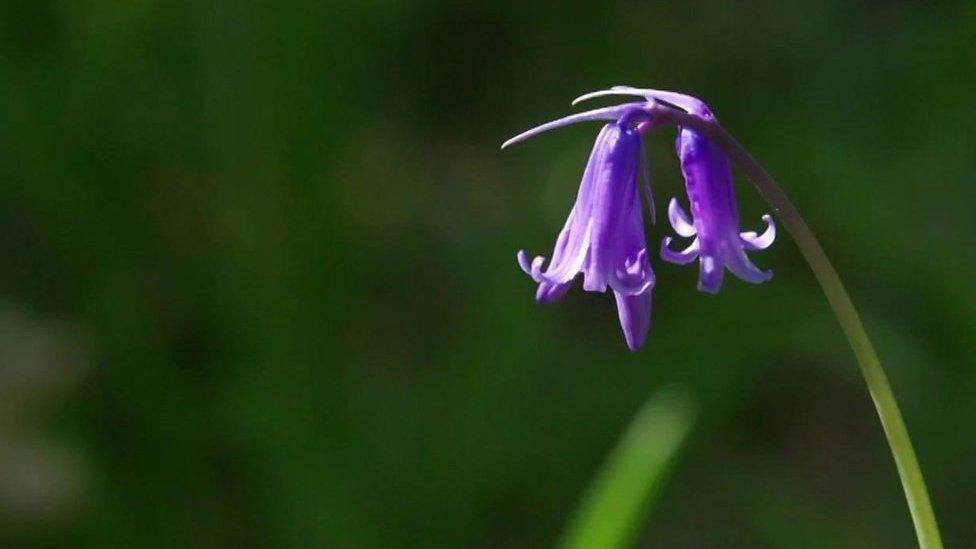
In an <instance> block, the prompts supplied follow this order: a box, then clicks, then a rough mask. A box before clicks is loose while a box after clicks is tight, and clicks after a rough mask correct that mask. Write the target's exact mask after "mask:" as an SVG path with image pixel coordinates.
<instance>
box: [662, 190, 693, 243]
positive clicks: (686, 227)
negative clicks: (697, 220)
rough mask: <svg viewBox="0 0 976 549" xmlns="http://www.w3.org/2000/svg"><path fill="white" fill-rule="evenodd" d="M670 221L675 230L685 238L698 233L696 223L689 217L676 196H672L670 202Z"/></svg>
mask: <svg viewBox="0 0 976 549" xmlns="http://www.w3.org/2000/svg"><path fill="white" fill-rule="evenodd" d="M668 221H670V222H671V226H672V227H674V232H676V233H678V234H679V235H681V236H683V237H685V238H688V237H692V236H695V234H697V233H698V231H697V230H695V226H694V224H692V222H691V220H690V219H688V214H686V213H685V211H684V209H682V208H681V204H678V199H676V198H672V199H671V201H670V202H668Z"/></svg>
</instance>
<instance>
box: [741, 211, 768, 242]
mask: <svg viewBox="0 0 976 549" xmlns="http://www.w3.org/2000/svg"><path fill="white" fill-rule="evenodd" d="M762 219H763V221H765V222H766V230H765V231H763V234H761V235H759V236H756V233H754V232H752V231H747V232H744V233H739V236H740V237H741V238H742V242H743V243H744V244H745V245H746V248H747V249H749V250H753V251H755V250H765V249H766V248H768V247H769V246H770V245H772V243H773V241H774V240H776V223H774V222H773V218H772V216H770V215H768V214H767V215H764V216H762Z"/></svg>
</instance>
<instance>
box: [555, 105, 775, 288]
mask: <svg viewBox="0 0 976 549" xmlns="http://www.w3.org/2000/svg"><path fill="white" fill-rule="evenodd" d="M607 95H636V96H641V97H644V98H645V99H647V100H648V101H651V100H658V101H662V102H666V103H670V104H672V105H674V106H676V107H678V108H680V109H683V110H685V111H687V112H689V113H690V114H693V115H695V116H699V117H701V118H704V119H708V120H712V119H714V115H713V114H712V112H711V110H710V109H709V108H708V105H706V104H705V103H704V102H703V101H701V100H700V99H698V98H695V97H692V96H689V95H685V94H681V93H675V92H667V91H661V90H653V89H641V88H632V87H628V86H614V87H613V88H611V89H609V90H603V91H597V92H593V93H588V94H586V95H583V96H581V97H579V98H577V99H576V101H574V104H575V103H577V102H579V101H584V100H587V99H592V98H595V97H602V96H607ZM676 148H677V152H678V157H679V160H680V163H681V171H682V173H683V174H684V177H685V190H686V192H687V194H688V200H689V202H690V203H691V214H692V216H691V221H689V219H688V216H687V215H686V214H685V213H684V211H683V210H682V209H681V206H680V205H678V203H677V201H675V200H674V199H672V200H671V203H670V204H669V206H668V219H669V220H670V221H671V225H672V226H673V227H674V230H675V232H677V233H678V234H679V235H681V236H684V237H695V239H694V241H693V242H692V243H691V245H690V246H688V248H686V249H685V250H683V251H681V252H675V251H672V250H671V249H670V248H669V247H668V244H669V243H670V241H671V239H670V238H665V239H664V241H663V242H662V246H661V256H662V258H663V259H664V260H666V261H669V262H672V263H680V264H684V263H689V262H691V261H692V260H693V259H695V258H696V257H697V258H699V259H700V260H701V261H700V264H699V268H700V273H699V279H698V288H699V289H700V290H702V291H705V292H709V293H717V292H718V291H719V289H720V288H721V286H722V279H723V277H724V273H725V269H728V270H729V271H731V272H732V273H733V274H734V275H736V276H738V277H739V278H741V279H742V280H745V281H747V282H752V283H760V282H765V281H767V280H769V279H770V278H771V277H772V271H761V270H759V269H758V268H757V267H756V266H755V265H753V263H752V261H750V260H749V258H748V256H747V255H746V250H750V251H751V250H762V249H765V248H767V247H769V246H770V245H771V244H772V243H773V240H774V239H775V238H776V226H775V224H774V223H773V220H772V218H771V217H770V216H768V215H766V216H763V220H764V221H765V222H766V225H767V228H766V231H765V232H764V233H763V234H762V235H761V236H757V235H756V233H754V232H752V231H747V232H740V229H739V210H738V206H737V205H736V201H735V194H734V191H733V188H732V181H733V180H732V168H731V166H730V164H729V160H728V157H727V156H726V155H725V153H724V152H723V151H722V150H720V149H719V148H718V147H716V146H715V145H714V144H712V143H711V142H710V141H709V140H708V139H707V138H705V137H704V136H703V135H701V134H699V133H698V132H696V131H694V130H692V129H690V128H685V127H680V128H679V130H678V138H677V142H676Z"/></svg>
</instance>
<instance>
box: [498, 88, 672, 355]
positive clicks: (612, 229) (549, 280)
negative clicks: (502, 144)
mask: <svg viewBox="0 0 976 549" xmlns="http://www.w3.org/2000/svg"><path fill="white" fill-rule="evenodd" d="M642 106H643V103H636V104H630V105H624V106H620V107H615V108H613V109H598V110H597V111H590V112H589V113H583V115H585V116H583V115H574V116H570V117H566V118H563V119H560V120H557V121H555V122H551V123H549V124H544V125H542V126H539V127H538V128H536V129H535V130H530V131H529V132H526V133H524V134H521V135H520V136H518V137H516V138H514V139H513V140H509V142H507V143H506V144H508V143H512V142H515V141H518V140H521V139H525V138H527V137H531V136H533V135H536V134H537V133H540V132H542V131H546V130H548V129H552V128H555V127H559V126H561V125H566V124H571V123H574V122H577V121H584V120H599V119H601V117H605V116H610V114H611V113H612V114H613V115H614V118H616V119H617V121H615V122H611V123H609V124H607V125H605V126H604V127H603V129H602V130H601V131H600V134H599V135H598V136H597V139H596V142H595V144H594V146H593V151H592V152H591V153H590V159H589V161H588V162H587V165H586V169H585V170H584V172H583V178H582V181H581V183H580V188H579V193H578V194H577V197H576V203H575V204H574V205H573V208H572V210H571V211H570V213H569V216H568V218H567V219H566V223H565V225H564V226H563V229H562V231H560V233H559V236H558V238H557V239H556V245H555V247H554V248H553V253H552V258H551V260H550V261H549V265H548V267H546V268H545V269H543V265H544V264H545V258H543V257H536V258H534V259H533V260H532V261H531V262H530V261H529V259H528V256H527V255H526V253H525V251H524V250H523V251H519V253H518V262H519V265H520V266H521V267H522V270H524V271H525V272H526V273H527V274H528V275H529V276H531V277H532V279H533V280H535V281H536V282H537V283H538V284H539V288H538V291H537V292H536V299H537V300H538V301H540V302H545V303H548V302H552V301H555V300H557V299H559V298H560V297H562V296H563V295H564V294H565V293H566V291H567V290H568V288H569V285H570V284H571V283H572V281H573V279H574V278H575V277H576V275H578V274H579V273H583V289H584V290H586V291H591V292H605V291H606V289H607V287H608V286H609V287H610V289H611V290H613V293H614V297H615V299H616V301H617V311H618V316H619V317H620V324H621V328H622V329H623V332H624V338H625V339H626V341H627V346H628V347H629V348H630V349H631V350H637V349H639V348H640V347H641V346H642V345H643V344H644V340H645V339H646V336H647V331H648V329H649V327H650V316H651V291H652V289H653V287H654V272H653V271H652V270H651V266H650V263H649V261H648V257H647V242H646V239H645V236H644V218H643V214H642V211H641V200H640V193H639V192H638V178H639V177H640V176H641V172H642V169H641V163H642V162H641V157H642V151H643V144H642V141H641V135H640V132H639V131H637V129H636V128H635V127H634V125H633V124H632V122H633V120H634V119H637V118H639V117H640V116H642V115H643V111H642V110H641V107H642Z"/></svg>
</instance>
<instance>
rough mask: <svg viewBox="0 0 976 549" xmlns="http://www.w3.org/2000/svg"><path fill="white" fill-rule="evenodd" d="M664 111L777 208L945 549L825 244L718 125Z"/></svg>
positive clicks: (912, 495) (907, 483) (922, 516)
mask: <svg viewBox="0 0 976 549" xmlns="http://www.w3.org/2000/svg"><path fill="white" fill-rule="evenodd" d="M661 110H662V111H668V112H662V113H661V114H662V116H667V117H670V118H671V119H673V120H674V122H675V123H677V124H680V125H682V126H688V127H692V128H695V129H696V130H697V131H699V132H700V133H702V134H703V135H705V136H706V137H708V139H709V140H711V141H712V143H714V144H715V145H716V146H717V147H719V148H721V149H722V150H723V151H725V154H727V155H728V156H729V158H730V159H731V160H732V162H733V163H735V164H736V165H738V166H739V168H740V169H741V170H742V172H743V173H744V174H745V176H746V178H748V179H749V181H750V182H751V183H752V184H753V186H755V187H756V189H757V190H758V191H759V194H760V195H761V196H762V197H763V198H764V199H765V200H766V202H767V203H769V205H770V206H771V207H772V208H773V211H775V212H776V214H777V216H778V217H779V219H780V222H781V224H782V226H783V228H785V229H786V232H788V233H789V234H790V236H792V237H793V240H794V242H796V245H797V247H798V248H799V249H800V253H802V254H803V257H804V259H806V261H807V264H808V265H810V269H811V270H812V271H813V274H814V276H815V277H816V278H817V282H819V283H820V287H821V288H822V289H823V292H824V295H826V296H827V301H828V302H829V303H830V308H831V309H833V311H834V316H836V317H837V321H838V322H839V323H840V326H841V328H842V329H843V331H844V335H845V336H847V341H848V343H849V344H850V346H851V349H853V350H854V355H855V357H856V358H857V362H858V365H859V366H860V368H861V374H862V375H863V376H864V381H865V382H866V383H867V386H868V391H870V393H871V398H872V400H873V401H874V407H875V409H876V410H877V412H878V417H879V418H880V419H881V426H882V428H883V429H884V433H885V437H886V438H887V439H888V445H889V446H890V447H891V453H892V455H893V456H894V458H895V465H896V466H897V468H898V476H899V477H900V478H901V484H902V488H903V489H904V491H905V499H907V500H908V508H909V510H910V511H911V515H912V522H913V523H914V525H915V533H916V535H917V536H918V544H919V547H921V548H922V549H941V548H942V539H941V536H940V535H939V526H938V524H937V523H936V520H935V513H934V512H933V511H932V503H931V501H930V500H929V494H928V489H927V488H926V486H925V479H924V478H923V477H922V470H921V469H920V468H919V465H918V458H917V457H916V456H915V449H914V448H913V447H912V441H911V438H909V436H908V429H907V428H906V427H905V421H904V420H903V419H902V416H901V411H900V410H899V408H898V403H897V402H896V401H895V395H894V393H893V392H892V390H891V385H890V384H889V383H888V377H887V375H885V372H884V368H883V367H882V366H881V361H880V360H878V355H877V353H876V352H875V350H874V346H873V345H872V344H871V340H870V339H869V338H868V334H867V332H866V331H865V329H864V325H863V324H862V323H861V319H860V316H859V315H858V314H857V309H855V308H854V303H853V302H852V301H851V298H850V296H849V295H848V294H847V290H846V289H845V288H844V284H843V283H842V282H841V280H840V276H839V275H838V274H837V271H836V270H835V269H834V266H833V265H832V264H831V263H830V260H829V259H828V258H827V254H826V253H825V252H824V249H823V247H822V246H821V245H820V242H819V241H818V240H817V238H816V237H815V236H814V235H813V232H812V231H811V230H810V227H809V226H808V225H807V223H806V221H804V220H803V217H801V216H800V213H799V212H798V211H797V210H796V208H795V207H794V206H793V203H792V202H790V199H789V198H788V197H787V196H786V194H785V193H784V192H783V190H782V189H781V188H780V187H779V185H777V184H776V181H775V180H774V179H773V178H772V177H771V176H770V175H769V173H767V172H766V170H765V169H763V167H762V166H761V165H760V164H759V162H757V161H756V159H755V158H753V156H752V155H751V154H749V151H747V150H746V149H745V148H743V147H742V145H740V144H739V142H738V141H736V140H735V138H733V137H732V136H731V135H730V134H729V133H728V132H726V131H725V129H724V128H722V126H721V125H719V123H718V122H717V121H715V120H704V119H701V118H698V117H696V116H693V115H690V114H687V113H684V112H680V111H676V110H674V109H670V108H667V107H661Z"/></svg>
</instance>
